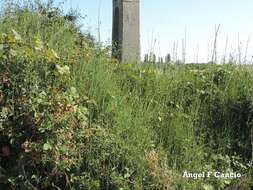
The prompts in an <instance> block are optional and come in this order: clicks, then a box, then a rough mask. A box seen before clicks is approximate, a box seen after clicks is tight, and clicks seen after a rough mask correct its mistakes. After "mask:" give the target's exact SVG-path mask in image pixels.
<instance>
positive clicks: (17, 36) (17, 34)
mask: <svg viewBox="0 0 253 190" xmlns="http://www.w3.org/2000/svg"><path fill="white" fill-rule="evenodd" d="M12 33H13V35H14V39H15V40H16V41H21V40H22V37H21V36H20V35H19V33H17V32H16V31H15V30H14V29H12Z"/></svg>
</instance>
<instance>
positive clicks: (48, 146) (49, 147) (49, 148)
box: [43, 143, 52, 151]
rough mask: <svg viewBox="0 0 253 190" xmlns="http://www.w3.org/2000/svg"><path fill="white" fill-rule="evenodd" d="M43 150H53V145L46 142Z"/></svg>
mask: <svg viewBox="0 0 253 190" xmlns="http://www.w3.org/2000/svg"><path fill="white" fill-rule="evenodd" d="M43 150H45V151H47V150H52V145H51V144H49V143H45V144H44V145H43Z"/></svg>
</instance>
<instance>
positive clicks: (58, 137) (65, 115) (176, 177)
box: [0, 1, 253, 190]
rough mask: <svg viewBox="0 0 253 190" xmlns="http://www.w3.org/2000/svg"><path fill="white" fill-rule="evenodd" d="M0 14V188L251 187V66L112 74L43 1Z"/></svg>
mask: <svg viewBox="0 0 253 190" xmlns="http://www.w3.org/2000/svg"><path fill="white" fill-rule="evenodd" d="M2 11H3V14H2V16H1V19H0V33H1V36H0V189H3V190H5V189H6V190H8V189H22V190H23V189H24V190H26V189H27V190H28V189H39V190H43V189H45V190H46V189H50V190H51V189H52V190H53V189H66V190H67V189H76V190H80V189H85V190H86V189H90V190H95V189H98V190H100V189H101V190H103V189H104V190H118V189H119V190H127V189H133V190H141V189H143V190H160V189H172V190H174V189H175V190H177V189H178V190H181V189H187V190H188V189H194V190H195V189H200V190H202V189H203V190H212V189H214V190H216V189H242V190H244V189H245V190H248V189H250V188H252V187H253V184H252V183H253V181H252V176H253V173H252V172H253V168H252V159H253V153H252V152H253V128H252V121H253V111H252V110H253V109H252V106H253V99H252V93H253V86H252V84H253V72H252V67H251V66H235V65H222V66H218V65H164V66H162V67H159V68H158V67H157V66H155V65H152V64H144V65H133V64H124V65H121V64H118V62H117V61H116V60H111V59H110V51H109V48H107V47H101V46H100V45H97V44H96V43H95V41H94V40H93V38H92V37H91V36H90V35H88V34H83V33H82V32H81V30H80V28H79V27H78V25H77V19H78V14H75V13H74V12H71V13H70V14H67V15H65V14H64V13H63V12H62V11H61V10H60V8H56V7H55V6H54V4H53V3H52V2H49V3H47V4H43V3H41V2H39V1H36V2H30V3H29V2H28V3H24V4H22V5H20V4H15V3H13V1H8V2H7V3H6V6H5V9H4V10H2ZM185 171H189V172H203V171H205V172H211V171H213V172H215V171H220V172H224V173H225V172H228V173H229V172H237V173H241V174H243V176H242V177H241V178H237V179H228V178H215V177H213V176H212V177H210V178H199V179H186V178H183V173H184V172H185Z"/></svg>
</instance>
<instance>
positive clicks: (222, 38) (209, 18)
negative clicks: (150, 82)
mask: <svg viewBox="0 0 253 190" xmlns="http://www.w3.org/2000/svg"><path fill="white" fill-rule="evenodd" d="M56 1H58V2H59V1H60V0H56ZM65 1H66V2H65V4H64V9H66V10H67V9H69V8H71V7H72V8H74V9H78V10H79V11H80V12H81V14H82V15H86V16H87V17H86V19H84V20H82V24H83V29H84V30H88V31H90V32H91V33H92V34H93V35H95V36H96V37H97V28H98V12H99V11H98V8H99V4H100V3H101V9H100V15H101V16H100V20H101V26H100V27H101V40H102V41H103V42H104V43H106V44H110V40H111V23H112V0H65ZM140 1H141V18H140V19H141V51H142V55H143V54H144V53H147V52H148V51H150V50H152V51H154V52H155V53H156V54H157V55H158V56H159V55H160V56H164V55H166V54H167V53H171V54H172V53H173V44H174V43H175V44H176V43H178V58H179V59H180V58H181V49H182V48H181V44H182V38H184V36H185V29H186V58H187V61H188V62H190V61H195V62H196V61H199V62H201V61H206V60H207V57H208V56H207V55H208V54H209V55H210V54H211V51H212V48H213V41H214V30H215V25H218V24H220V32H219V35H218V44H217V51H218V57H219V58H220V57H221V56H222V55H223V54H224V53H223V52H224V49H225V44H226V38H227V36H228V48H227V49H228V50H227V51H228V52H234V54H235V55H236V54H237V52H238V42H240V43H239V44H240V47H241V51H242V52H243V53H244V52H245V49H246V42H247V39H248V37H249V36H250V35H251V34H253V20H252V19H253V11H252V10H253V1H252V0H140ZM238 36H239V37H238ZM238 39H239V40H238ZM208 44H209V48H208ZM208 49H209V53H208ZM248 54H249V57H251V55H253V36H252V40H251V41H250V43H249V50H248ZM197 55H198V56H197ZM197 58H198V60H197Z"/></svg>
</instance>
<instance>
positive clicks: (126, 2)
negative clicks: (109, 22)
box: [112, 0, 140, 63]
mask: <svg viewBox="0 0 253 190" xmlns="http://www.w3.org/2000/svg"><path fill="white" fill-rule="evenodd" d="M112 47H113V48H112V56H113V57H114V58H116V59H118V60H119V61H120V62H123V63H132V62H139V61H140V1H139V0H113V29H112Z"/></svg>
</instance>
